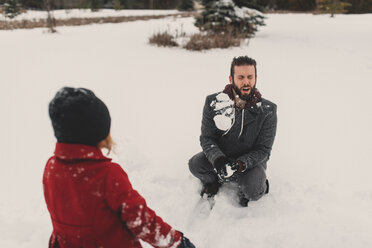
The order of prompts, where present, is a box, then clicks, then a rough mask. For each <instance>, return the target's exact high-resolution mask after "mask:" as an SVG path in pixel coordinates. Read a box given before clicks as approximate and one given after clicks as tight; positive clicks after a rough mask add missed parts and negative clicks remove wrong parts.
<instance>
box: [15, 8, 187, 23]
mask: <svg viewBox="0 0 372 248" xmlns="http://www.w3.org/2000/svg"><path fill="white" fill-rule="evenodd" d="M52 13H53V15H54V17H55V18H56V19H69V18H97V17H119V16H149V15H155V16H156V15H170V14H177V13H181V12H179V11H178V10H146V9H125V10H113V9H101V10H99V11H91V10H90V9H69V10H54V11H53V12H52ZM46 18H47V13H46V12H45V11H41V10H28V11H27V12H25V13H21V14H20V15H18V16H16V17H15V18H14V19H13V20H17V21H21V20H33V19H36V20H37V19H46Z"/></svg>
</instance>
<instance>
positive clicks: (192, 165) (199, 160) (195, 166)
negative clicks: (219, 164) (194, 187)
mask: <svg viewBox="0 0 372 248" xmlns="http://www.w3.org/2000/svg"><path fill="white" fill-rule="evenodd" d="M189 169H190V172H191V173H192V174H193V175H194V176H196V177H197V178H199V179H200V180H201V181H202V182H203V183H209V182H214V181H216V180H217V175H216V173H215V172H214V168H213V166H212V164H211V163H210V162H209V161H208V159H207V157H206V156H205V154H204V153H203V152H200V153H197V154H196V155H194V156H193V157H192V158H190V160H189Z"/></svg>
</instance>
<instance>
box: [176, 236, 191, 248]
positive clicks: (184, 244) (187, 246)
mask: <svg viewBox="0 0 372 248" xmlns="http://www.w3.org/2000/svg"><path fill="white" fill-rule="evenodd" d="M180 233H181V232H180ZM181 235H182V239H181V244H180V245H179V246H178V248H195V245H194V244H193V243H191V242H190V240H189V239H188V238H186V237H185V236H184V235H183V233H181Z"/></svg>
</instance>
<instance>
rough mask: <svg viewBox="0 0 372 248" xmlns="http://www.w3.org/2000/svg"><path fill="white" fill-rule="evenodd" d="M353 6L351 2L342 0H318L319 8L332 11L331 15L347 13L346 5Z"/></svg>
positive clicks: (328, 11) (324, 11) (326, 11)
mask: <svg viewBox="0 0 372 248" xmlns="http://www.w3.org/2000/svg"><path fill="white" fill-rule="evenodd" d="M349 6H351V4H350V3H347V2H343V1H340V0H318V9H319V10H320V11H321V12H323V13H330V14H331V17H334V15H335V14H343V13H346V12H347V10H346V7H349Z"/></svg>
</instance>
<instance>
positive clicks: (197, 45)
mask: <svg viewBox="0 0 372 248" xmlns="http://www.w3.org/2000/svg"><path fill="white" fill-rule="evenodd" d="M241 40H242V37H237V36H234V35H231V34H229V33H224V34H194V35H193V36H191V37H190V40H189V41H188V42H187V44H186V45H185V48H186V49H187V50H193V51H201V50H208V49H213V48H229V47H232V46H240V42H241Z"/></svg>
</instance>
